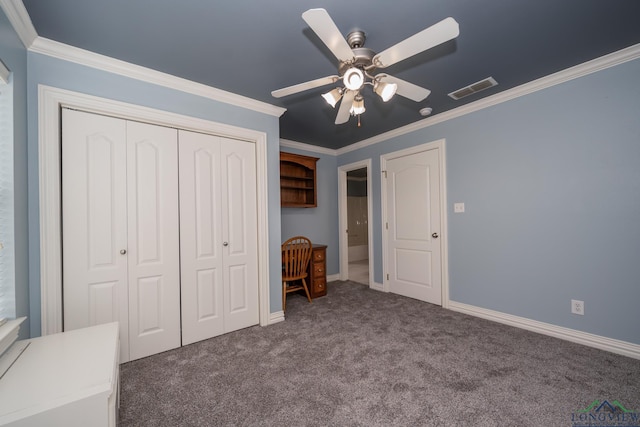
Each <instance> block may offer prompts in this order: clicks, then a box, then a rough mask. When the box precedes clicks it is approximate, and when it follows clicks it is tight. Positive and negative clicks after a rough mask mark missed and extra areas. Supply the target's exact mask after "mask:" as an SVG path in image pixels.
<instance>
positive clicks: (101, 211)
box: [62, 109, 129, 361]
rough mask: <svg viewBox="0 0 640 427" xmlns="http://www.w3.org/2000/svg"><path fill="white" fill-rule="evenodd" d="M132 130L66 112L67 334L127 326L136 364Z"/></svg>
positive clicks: (125, 347)
mask: <svg viewBox="0 0 640 427" xmlns="http://www.w3.org/2000/svg"><path fill="white" fill-rule="evenodd" d="M126 156H127V152H126V122H125V121H124V120H120V119H115V118H112V117H105V116H100V115H97V114H90V113H85V112H80V111H74V110H69V109H63V110H62V245H63V248H62V249H63V250H62V263H63V265H62V267H63V277H62V281H63V286H62V287H63V323H64V325H63V326H64V330H65V331H69V330H72V329H78V328H84V327H88V326H93V325H98V324H102V323H109V322H113V321H119V322H120V338H121V340H120V349H121V355H120V359H121V360H123V361H126V360H128V358H129V336H128V324H127V320H128V295H127V257H126V255H122V254H120V250H121V249H125V248H126V247H127V199H126V197H127V196H126V191H127V190H126V163H127V157H126Z"/></svg>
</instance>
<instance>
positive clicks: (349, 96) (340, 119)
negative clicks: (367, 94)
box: [336, 90, 356, 125]
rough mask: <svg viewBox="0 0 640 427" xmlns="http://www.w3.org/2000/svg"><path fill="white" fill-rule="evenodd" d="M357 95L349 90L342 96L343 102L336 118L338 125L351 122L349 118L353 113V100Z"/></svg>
mask: <svg viewBox="0 0 640 427" xmlns="http://www.w3.org/2000/svg"><path fill="white" fill-rule="evenodd" d="M355 96H356V93H355V92H354V91H352V90H348V91H347V93H345V94H344V95H342V101H341V102H340V109H339V110H338V115H337V116H336V124H337V125H341V124H342V123H347V122H348V121H349V116H350V115H351V113H350V112H349V110H351V106H352V105H353V98H355Z"/></svg>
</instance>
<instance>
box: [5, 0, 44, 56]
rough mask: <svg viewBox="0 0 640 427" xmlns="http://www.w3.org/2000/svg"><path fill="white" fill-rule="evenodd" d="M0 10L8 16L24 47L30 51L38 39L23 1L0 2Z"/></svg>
mask: <svg viewBox="0 0 640 427" xmlns="http://www.w3.org/2000/svg"><path fill="white" fill-rule="evenodd" d="M0 8H2V10H3V11H4V14H5V15H7V18H8V19H9V22H11V25H13V29H14V30H15V31H16V33H18V37H19V38H20V41H22V44H23V45H24V47H26V48H27V49H29V48H30V47H31V45H32V44H33V42H34V40H35V39H36V38H37V37H38V33H37V32H36V29H35V27H34V26H33V23H32V22H31V18H30V17H29V13H27V9H26V8H25V7H24V3H22V0H0Z"/></svg>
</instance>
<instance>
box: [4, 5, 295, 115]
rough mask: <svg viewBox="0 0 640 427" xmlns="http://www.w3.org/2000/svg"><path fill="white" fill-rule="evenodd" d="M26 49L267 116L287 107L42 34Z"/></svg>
mask: <svg viewBox="0 0 640 427" xmlns="http://www.w3.org/2000/svg"><path fill="white" fill-rule="evenodd" d="M0 1H2V0H0ZM29 51H31V52H34V53H39V54H42V55H47V56H51V57H54V58H58V59H62V60H64V61H69V62H73V63H76V64H80V65H84V66H87V67H91V68H96V69H99V70H103V71H107V72H110V73H114V74H119V75H121V76H125V77H129V78H132V79H136V80H141V81H144V82H147V83H151V84H156V85H159V86H164V87H167V88H170V89H175V90H179V91H181V92H185V93H190V94H192V95H197V96H202V97H205V98H209V99H212V100H214V101H218V102H224V103H225V104H230V105H235V106H236V107H241V108H246V109H248V110H253V111H257V112H259V113H263V114H268V115H270V116H275V117H280V116H281V115H282V114H284V112H285V111H287V110H286V108H282V107H277V106H275V105H271V104H267V103H266V102H262V101H257V100H255V99H251V98H247V97H245V96H241V95H237V94H235V93H231V92H227V91H224V90H221V89H216V88H214V87H211V86H207V85H204V84H202V83H196V82H193V81H191V80H187V79H183V78H181V77H176V76H173V75H171V74H167V73H163V72H160V71H156V70H152V69H150V68H146V67H141V66H139V65H134V64H131V63H128V62H125V61H121V60H119V59H115V58H111V57H108V56H105V55H100V54H98V53H95V52H90V51H88V50H84V49H80V48H77V47H73V46H69V45H66V44H64V43H59V42H57V41H54V40H49V39H46V38H43V37H37V38H36V39H35V40H34V41H33V44H32V45H31V47H30V48H29Z"/></svg>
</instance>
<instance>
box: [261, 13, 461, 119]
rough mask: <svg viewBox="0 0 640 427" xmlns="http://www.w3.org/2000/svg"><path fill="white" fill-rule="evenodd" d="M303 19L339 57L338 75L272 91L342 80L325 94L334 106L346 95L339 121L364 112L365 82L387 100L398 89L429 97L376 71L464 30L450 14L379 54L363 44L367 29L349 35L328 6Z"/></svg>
mask: <svg viewBox="0 0 640 427" xmlns="http://www.w3.org/2000/svg"><path fill="white" fill-rule="evenodd" d="M302 19H304V20H305V22H306V23H307V24H309V27H311V29H312V30H313V31H314V32H315V33H316V35H317V36H318V37H319V38H320V40H322V42H323V43H324V44H325V45H326V46H327V47H328V48H329V50H330V51H331V52H332V53H333V54H334V55H335V57H336V58H337V59H338V61H339V65H338V75H333V76H327V77H322V78H319V79H316V80H311V81H308V82H305V83H299V84H296V85H293V86H289V87H285V88H282V89H278V90H274V91H273V92H271V95H272V96H274V97H275V98H281V97H283V96H287V95H293V94H294V93H298V92H303V91H305V90H309V89H313V88H317V87H320V86H325V85H328V84H331V83H337V82H338V81H340V80H342V83H343V84H344V87H336V88H335V89H333V90H331V91H330V92H327V93H325V94H323V95H322V96H323V97H324V98H325V100H326V101H327V102H328V103H329V104H330V105H331V106H332V107H335V106H336V104H337V103H338V101H340V99H341V98H342V103H341V104H340V108H339V109H338V114H337V116H336V122H335V123H336V124H342V123H346V122H347V121H348V120H349V117H350V115H354V116H359V115H360V114H362V113H364V111H365V107H364V99H363V97H362V94H361V93H360V91H361V90H362V89H363V88H364V86H365V85H371V86H372V87H373V91H374V92H375V93H376V94H378V95H379V96H380V97H381V98H382V100H383V101H385V102H386V101H388V100H389V99H391V98H392V97H393V95H394V94H395V93H397V94H398V95H400V96H404V97H405V98H409V99H411V100H413V101H416V102H419V101H422V100H423V99H425V98H426V97H427V96H429V94H430V93H431V91H430V90H428V89H425V88H423V87H420V86H417V85H414V84H413V83H409V82H407V81H405V80H401V79H399V78H397V77H393V76H390V75H388V74H385V73H379V74H373V73H374V72H375V71H376V70H377V69H380V68H385V67H388V66H390V65H393V64H396V63H398V62H400V61H403V60H405V59H407V58H409V57H411V56H413V55H416V54H418V53H420V52H424V51H425V50H427V49H431V48H432V47H434V46H437V45H439V44H442V43H444V42H446V41H449V40H451V39H454V38H456V37H458V34H460V31H459V29H458V23H457V22H456V21H455V19H453V18H446V19H443V20H442V21H440V22H438V23H437V24H435V25H432V26H431V27H428V28H426V29H424V30H422V31H420V32H419V33H417V34H414V35H413V36H411V37H409V38H407V39H405V40H403V41H401V42H400V43H398V44H396V45H394V46H391V47H390V48H388V49H386V50H384V51H382V52H380V53H378V54H376V53H375V52H374V51H372V50H371V49H367V48H365V47H363V46H364V42H365V34H364V32H363V31H360V30H356V31H352V32H351V33H349V34H348V35H347V38H346V39H345V38H344V37H343V36H342V34H341V33H340V30H338V27H337V26H336V24H335V23H334V22H333V20H332V19H331V17H330V16H329V14H328V13H327V11H326V10H324V9H309V10H307V11H306V12H304V13H303V14H302Z"/></svg>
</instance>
